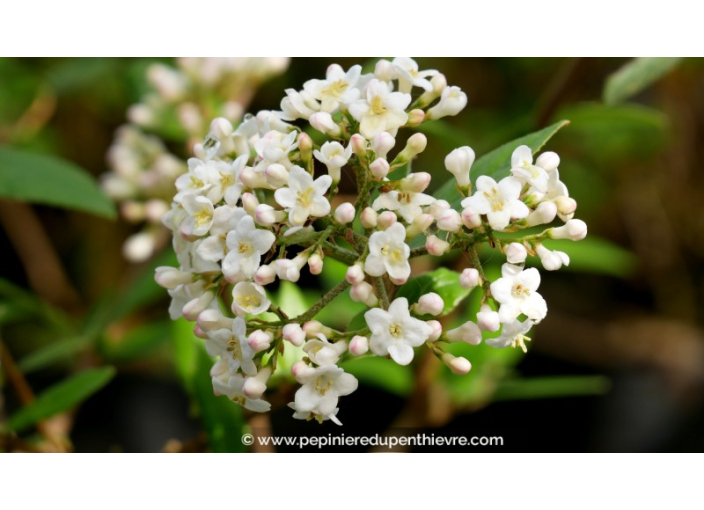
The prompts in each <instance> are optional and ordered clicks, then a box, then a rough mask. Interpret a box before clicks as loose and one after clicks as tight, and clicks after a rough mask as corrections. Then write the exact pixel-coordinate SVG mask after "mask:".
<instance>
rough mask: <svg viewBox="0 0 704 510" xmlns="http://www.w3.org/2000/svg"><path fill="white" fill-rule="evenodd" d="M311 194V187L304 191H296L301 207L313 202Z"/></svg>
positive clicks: (308, 205)
mask: <svg viewBox="0 0 704 510" xmlns="http://www.w3.org/2000/svg"><path fill="white" fill-rule="evenodd" d="M312 194H313V188H308V189H307V190H305V191H299V192H298V193H297V195H298V203H299V204H301V207H310V204H311V203H312V202H313V199H312V198H311V195H312Z"/></svg>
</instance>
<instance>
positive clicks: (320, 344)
mask: <svg viewBox="0 0 704 510" xmlns="http://www.w3.org/2000/svg"><path fill="white" fill-rule="evenodd" d="M303 350H304V351H305V352H306V354H308V358H309V359H310V360H311V361H312V362H313V363H315V364H316V365H319V366H323V365H334V364H335V363H337V361H338V360H339V359H340V356H342V354H343V353H344V352H345V351H346V350H347V343H345V342H344V341H340V342H335V343H330V342H328V339H327V338H325V335H323V334H322V333H319V334H318V340H308V341H307V342H306V344H305V345H304V346H303Z"/></svg>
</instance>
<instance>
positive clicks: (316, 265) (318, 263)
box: [308, 253, 323, 274]
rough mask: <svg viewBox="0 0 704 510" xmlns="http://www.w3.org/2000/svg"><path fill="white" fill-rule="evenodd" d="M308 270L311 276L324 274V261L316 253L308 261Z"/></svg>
mask: <svg viewBox="0 0 704 510" xmlns="http://www.w3.org/2000/svg"><path fill="white" fill-rule="evenodd" d="M308 269H309V270H310V274H320V273H322V272H323V259H322V257H321V256H320V255H318V254H317V253H314V254H313V255H311V256H310V258H309V259H308Z"/></svg>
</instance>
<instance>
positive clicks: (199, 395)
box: [173, 319, 245, 453]
mask: <svg viewBox="0 0 704 510" xmlns="http://www.w3.org/2000/svg"><path fill="white" fill-rule="evenodd" d="M173 339H174V342H175V356H176V367H177V370H178V372H179V374H180V375H181V378H182V380H183V383H184V386H185V387H186V389H187V391H188V393H189V394H190V396H191V399H192V401H193V403H194V404H195V406H196V408H197V411H198V415H199V417H200V420H201V423H202V425H203V429H204V430H205V432H206V433H207V434H208V444H209V445H210V448H211V450H212V451H213V452H218V453H220V452H243V451H245V447H244V445H243V444H242V431H243V427H244V414H243V412H242V408H241V407H240V406H239V405H237V404H235V403H233V402H230V401H229V400H228V399H227V397H223V396H219V397H216V396H215V395H214V394H213V384H212V381H211V378H210V369H211V368H212V366H213V364H214V361H213V360H212V358H211V357H210V356H208V353H207V352H205V346H204V345H205V344H204V342H203V340H201V339H200V338H196V337H195V336H194V335H193V324H191V323H189V322H187V321H186V320H184V319H181V320H179V321H176V322H174V323H173Z"/></svg>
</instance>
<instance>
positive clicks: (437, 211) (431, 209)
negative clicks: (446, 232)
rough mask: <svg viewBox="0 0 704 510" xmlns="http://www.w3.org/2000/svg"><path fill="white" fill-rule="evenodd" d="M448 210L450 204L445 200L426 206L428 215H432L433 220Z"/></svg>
mask: <svg viewBox="0 0 704 510" xmlns="http://www.w3.org/2000/svg"><path fill="white" fill-rule="evenodd" d="M449 208H450V203H449V202H448V201H447V200H436V201H435V202H433V203H432V204H430V205H429V206H428V214H432V215H433V218H435V219H438V218H439V217H440V216H442V214H443V213H444V212H445V211H447V210H448V209H449Z"/></svg>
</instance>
